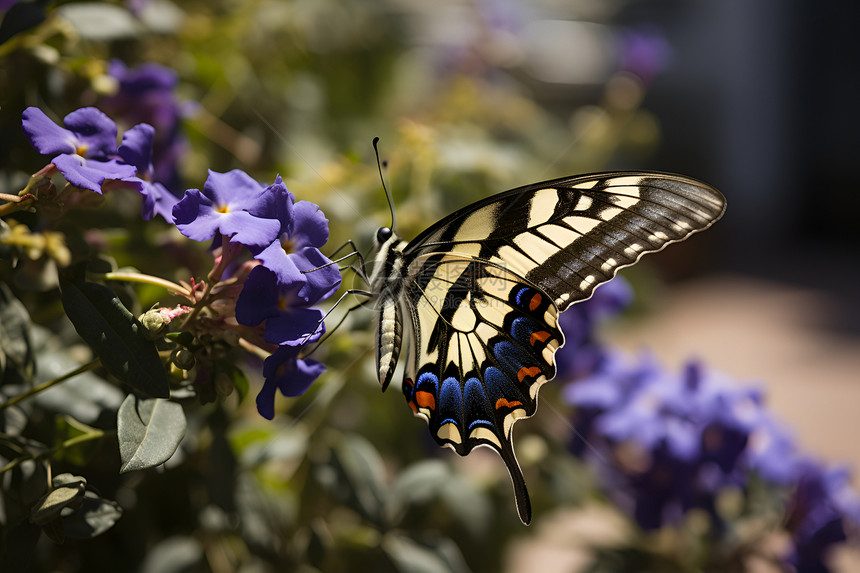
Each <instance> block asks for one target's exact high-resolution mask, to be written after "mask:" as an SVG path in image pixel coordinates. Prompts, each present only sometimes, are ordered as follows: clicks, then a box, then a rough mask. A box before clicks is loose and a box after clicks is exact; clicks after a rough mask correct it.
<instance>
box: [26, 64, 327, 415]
mask: <svg viewBox="0 0 860 573" xmlns="http://www.w3.org/2000/svg"><path fill="white" fill-rule="evenodd" d="M158 73H160V72H158V70H148V71H147V70H143V71H141V72H139V73H137V74H136V75H134V74H132V79H128V81H127V83H128V84H129V85H130V86H132V87H128V88H127V89H128V90H129V91H134V90H135V89H137V88H134V87H133V86H138V88H140V89H143V88H141V87H140V86H141V85H142V86H144V87H145V86H149V87H152V86H151V84H152V83H153V81H154V80H153V77H154V76H157V75H158ZM156 83H157V82H156ZM162 87H164V88H165V89H166V87H167V86H166V85H164V86H162ZM144 91H146V90H144ZM149 92H156V93H160V94H161V95H164V93H165V91H164V90H163V89H162V90H161V91H159V90H155V89H150V90H149ZM118 97H119V96H118ZM155 99H156V100H157V101H155V102H153V106H154V107H153V110H155V109H160V103H159V102H160V101H161V100H160V99H159V98H158V97H156V98H155ZM173 111H175V110H173ZM169 115H170V117H169V118H167V120H165V121H166V123H167V124H168V125H173V126H175V124H176V121H175V120H176V117H177V115H176V114H175V113H173V112H172V111H171V112H170V114H169ZM64 125H65V128H63V127H60V126H58V125H57V124H55V123H54V122H53V121H51V120H50V119H49V118H48V117H47V116H46V115H45V113H44V112H42V111H41V110H39V109H37V108H33V107H31V108H28V109H27V110H26V111H25V112H24V115H23V129H24V132H25V133H26V135H27V136H28V138H29V139H30V142H31V143H32V144H33V146H34V147H35V148H36V149H37V150H38V151H40V152H41V153H43V154H45V155H48V156H50V157H51V162H52V165H50V166H49V168H46V169H43V170H42V172H41V173H42V174H43V175H50V173H51V170H52V169H55V170H56V171H59V172H60V173H61V174H62V175H63V176H64V177H65V178H66V180H67V181H68V182H69V184H70V186H72V187H75V188H78V189H81V190H89V191H93V192H95V193H98V194H102V193H103V192H105V191H108V190H110V189H113V188H117V187H127V188H132V189H136V190H137V191H139V192H140V193H141V194H142V195H143V209H142V215H143V217H144V218H146V219H149V218H151V217H152V215H153V214H158V215H160V216H161V217H163V218H164V219H165V220H166V221H168V222H170V223H173V224H174V225H176V227H177V229H179V231H180V232H181V233H182V234H184V235H185V236H186V237H188V238H189V239H193V240H195V241H207V242H208V241H211V242H212V243H213V255H214V266H213V269H212V271H210V272H209V275H208V279H209V283H208V284H205V283H195V282H194V281H193V280H192V281H191V284H190V285H186V286H185V287H182V286H180V285H176V286H177V288H176V292H181V293H182V294H184V295H185V296H186V298H188V299H189V302H190V303H191V306H189V307H184V309H183V310H182V312H181V315H183V316H184V322H183V326H182V327H183V328H184V329H185V330H187V331H188V334H189V335H190V336H191V338H188V337H185V339H184V340H186V342H185V343H182V345H183V346H184V347H185V348H183V349H181V350H183V352H181V353H180V352H179V351H178V350H175V351H174V352H173V356H174V357H176V356H183V357H184V358H182V360H180V361H179V362H181V366H180V368H182V369H183V370H188V369H190V368H192V367H194V366H198V368H197V383H198V386H202V385H203V382H205V381H208V382H210V386H211V378H212V376H213V374H212V373H213V371H215V370H217V367H216V366H215V365H214V363H212V361H213V360H217V358H218V352H217V351H214V348H215V347H216V346H217V345H219V344H222V343H223V342H224V341H225V340H230V339H232V338H231V337H230V336H226V335H227V334H228V333H234V334H235V333H236V332H238V334H239V336H240V338H241V339H244V341H245V342H246V343H247V344H251V345H253V346H254V347H256V348H258V349H261V351H265V352H268V353H269V356H268V358H266V360H265V362H264V365H263V373H264V376H265V378H266V382H265V385H264V388H263V390H262V391H261V392H260V394H259V396H258V400H257V404H258V409H259V411H260V413H261V414H262V415H264V416H265V417H267V418H272V417H273V416H274V396H275V390H280V391H281V392H282V393H283V394H285V395H287V396H297V395H299V394H301V393H302V392H304V391H305V390H306V389H307V388H308V387H309V386H310V384H311V383H312V382H313V381H314V380H315V379H316V378H317V377H318V376H319V375H320V374H321V373H322V372H323V371H324V370H325V367H324V366H323V365H322V364H320V363H319V362H316V361H314V360H311V359H307V358H302V357H301V354H300V352H301V350H302V347H303V346H304V345H305V344H307V343H309V342H313V341H315V340H318V339H319V338H320V336H321V335H322V333H323V332H324V325H323V320H322V319H323V315H322V311H321V310H320V309H318V308H315V307H314V305H315V304H317V303H319V302H320V301H322V300H323V299H325V298H328V297H329V296H331V295H332V294H333V293H334V292H335V291H336V290H337V289H338V287H339V286H340V281H341V276H340V271H339V270H338V268H337V266H336V265H335V264H333V263H332V262H331V261H330V260H329V259H327V258H326V257H325V256H324V255H323V254H322V253H321V252H320V250H319V248H320V247H322V246H323V245H324V244H325V243H326V241H328V220H327V219H326V217H325V215H324V214H323V213H322V211H320V209H319V207H318V206H317V205H315V204H313V203H310V202H308V201H298V202H297V201H296V200H295V197H294V196H293V194H292V193H291V192H290V191H289V190H287V188H286V186H285V185H284V182H283V181H282V180H281V178H280V176H278V177H277V178H276V179H275V181H274V183H272V184H271V185H262V184H260V183H258V182H257V181H255V180H254V179H253V178H251V177H250V176H249V175H248V174H247V173H244V172H243V171H239V170H233V171H230V172H228V173H218V172H215V171H210V172H209V177H208V179H207V180H206V183H205V184H204V186H203V189H202V190H200V189H189V190H187V191H186V192H185V195H184V197H183V198H182V199H181V200H180V199H179V198H177V197H175V196H174V195H173V194H172V193H170V192H169V191H168V190H167V189H166V188H165V187H164V186H163V185H161V184H160V183H157V182H153V174H154V173H156V172H157V171H158V170H157V169H156V168H155V167H153V155H152V150H153V142H154V141H155V140H156V135H155V133H156V130H155V129H154V128H153V127H152V126H151V125H149V124H147V123H139V124H137V125H135V126H134V127H132V128H130V129H129V130H127V131H126V132H125V134H124V135H123V137H122V142H121V143H120V144H119V145H117V127H116V124H115V123H114V121H113V120H112V119H110V118H109V117H108V116H107V115H105V114H104V113H103V112H101V111H100V110H98V109H96V108H92V107H88V108H82V109H79V110H76V111H74V112H72V113H70V114H69V115H67V116H66V117H65V119H64ZM246 252H247V253H248V254H249V255H250V256H245V257H243V256H242V255H243V254H244V253H246ZM163 310H165V309H155V311H154V312H155V314H158V316H159V317H161V315H162V314H163V312H162V311H163ZM152 312H153V311H151V314H152ZM162 322H164V321H162ZM164 324H167V323H166V322H165V323H164ZM156 330H158V334H159V335H160V334H161V332H160V329H156ZM233 338H235V337H233ZM176 340H182V339H175V341H174V342H175V343H176ZM189 349H196V351H198V353H199V354H201V355H204V356H207V357H208V358H209V363H205V361H204V363H201V362H200V361H194V360H189V359H188V355H189ZM179 362H177V361H176V360H174V364H176V365H177V366H179ZM207 378H208V380H206V379H207Z"/></svg>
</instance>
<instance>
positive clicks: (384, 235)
mask: <svg viewBox="0 0 860 573" xmlns="http://www.w3.org/2000/svg"><path fill="white" fill-rule="evenodd" d="M390 238H391V229H389V228H388V227H380V228H379V229H378V230H377V231H376V242H377V243H379V244H380V245H381V244H383V243H384V242H385V241H387V240H388V239H390Z"/></svg>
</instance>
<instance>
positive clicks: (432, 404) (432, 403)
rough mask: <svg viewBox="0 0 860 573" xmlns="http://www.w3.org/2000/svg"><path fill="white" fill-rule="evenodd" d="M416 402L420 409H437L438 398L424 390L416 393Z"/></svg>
mask: <svg viewBox="0 0 860 573" xmlns="http://www.w3.org/2000/svg"><path fill="white" fill-rule="evenodd" d="M415 402H416V403H417V404H418V407H419V408H429V409H430V410H435V409H436V397H435V396H434V395H433V394H431V393H430V392H424V391H423V390H419V391H417V392H415Z"/></svg>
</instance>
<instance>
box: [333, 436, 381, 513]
mask: <svg viewBox="0 0 860 573" xmlns="http://www.w3.org/2000/svg"><path fill="white" fill-rule="evenodd" d="M332 453H333V454H334V459H333V460H332V466H334V469H335V470H336V474H337V475H338V478H339V479H338V483H337V485H336V486H335V490H334V493H335V494H336V495H338V497H340V498H341V499H342V500H343V501H344V502H345V503H347V504H349V505H350V506H352V507H353V508H354V509H356V510H358V511H359V512H360V513H362V514H363V515H364V516H366V517H367V518H368V519H370V520H371V521H373V522H376V523H378V522H379V521H380V519H381V515H382V500H383V499H384V497H385V481H384V479H383V475H384V471H383V462H382V457H380V455H379V452H377V451H376V449H375V448H374V447H373V445H371V443H370V442H369V441H367V440H366V439H364V438H362V437H361V436H358V435H356V434H346V435H344V436H343V437H342V439H340V440H339V441H338V442H337V444H335V446H334V448H333V452H332Z"/></svg>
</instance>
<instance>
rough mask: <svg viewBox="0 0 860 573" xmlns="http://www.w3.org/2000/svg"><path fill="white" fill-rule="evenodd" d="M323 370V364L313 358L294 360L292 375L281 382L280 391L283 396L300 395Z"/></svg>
mask: <svg viewBox="0 0 860 573" xmlns="http://www.w3.org/2000/svg"><path fill="white" fill-rule="evenodd" d="M325 371H326V367H325V364H322V363H321V362H317V361H316V360H314V359H313V358H304V359H302V358H300V359H299V360H297V361H296V369H295V372H293V375H292V376H290V377H289V378H288V379H285V380H283V381H282V382H281V384H280V389H281V392H283V394H284V396H301V395H302V394H304V393H305V391H306V390H307V389H308V388H310V387H311V384H313V383H314V381H315V380H316V379H317V378H319V377H320V375H321V374H322V373H323V372H325Z"/></svg>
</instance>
